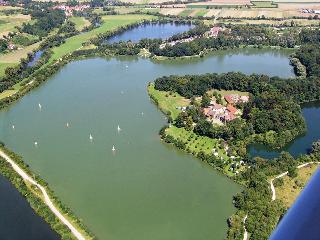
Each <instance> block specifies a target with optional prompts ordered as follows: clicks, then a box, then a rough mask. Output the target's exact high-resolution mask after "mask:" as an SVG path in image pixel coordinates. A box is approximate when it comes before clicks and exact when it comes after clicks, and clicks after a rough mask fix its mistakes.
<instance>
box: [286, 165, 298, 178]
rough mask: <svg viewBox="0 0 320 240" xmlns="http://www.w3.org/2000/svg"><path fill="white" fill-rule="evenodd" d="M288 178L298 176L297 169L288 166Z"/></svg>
mask: <svg viewBox="0 0 320 240" xmlns="http://www.w3.org/2000/svg"><path fill="white" fill-rule="evenodd" d="M288 176H289V177H291V178H295V177H297V176H298V172H297V168H296V167H295V166H290V167H289V168H288Z"/></svg>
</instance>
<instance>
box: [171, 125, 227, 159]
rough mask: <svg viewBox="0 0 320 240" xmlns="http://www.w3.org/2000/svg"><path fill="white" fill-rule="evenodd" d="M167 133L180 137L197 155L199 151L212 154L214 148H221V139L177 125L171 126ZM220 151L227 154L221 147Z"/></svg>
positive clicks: (188, 148) (187, 148) (220, 153)
mask: <svg viewBox="0 0 320 240" xmlns="http://www.w3.org/2000/svg"><path fill="white" fill-rule="evenodd" d="M166 134H168V135H171V136H173V137H174V138H175V139H178V140H180V141H182V142H184V143H186V150H187V151H188V152H191V153H193V154H195V155H196V154H197V153H199V152H205V153H206V154H212V149H213V148H216V149H219V146H220V143H219V140H217V139H212V138H208V137H203V136H198V135H197V134H195V133H194V132H192V131H187V130H186V129H184V128H177V127H175V126H171V127H170V128H168V129H167V130H166ZM218 152H219V155H220V156H224V155H225V152H224V151H223V150H221V149H219V150H218ZM224 157H226V156H224Z"/></svg>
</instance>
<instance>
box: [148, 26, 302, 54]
mask: <svg viewBox="0 0 320 240" xmlns="http://www.w3.org/2000/svg"><path fill="white" fill-rule="evenodd" d="M299 42H300V41H299V38H298V33H297V32H296V31H295V30H287V31H285V32H283V33H282V34H277V32H276V31H274V30H273V29H272V28H268V27H263V26H251V25H245V26H243V25H228V26H227V30H225V31H222V32H220V33H219V34H218V36H217V38H206V37H201V38H196V39H194V40H193V41H191V42H184V43H177V44H176V45H174V46H166V47H164V48H162V49H160V48H159V47H154V48H151V49H150V52H151V53H153V54H155V55H157V56H166V57H182V56H192V55H199V54H200V53H201V52H203V51H205V50H219V49H226V48H235V47H239V46H240V45H256V46H280V47H288V48H293V47H294V46H295V45H297V44H298V43H299Z"/></svg>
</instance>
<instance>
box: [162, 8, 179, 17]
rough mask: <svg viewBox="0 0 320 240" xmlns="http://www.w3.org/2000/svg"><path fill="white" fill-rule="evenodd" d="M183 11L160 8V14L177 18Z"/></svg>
mask: <svg viewBox="0 0 320 240" xmlns="http://www.w3.org/2000/svg"><path fill="white" fill-rule="evenodd" d="M184 10H185V9H184V8H161V10H160V13H161V14H163V15H171V16H178V15H180V13H182V12H183V11H184Z"/></svg>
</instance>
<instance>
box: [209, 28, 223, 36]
mask: <svg viewBox="0 0 320 240" xmlns="http://www.w3.org/2000/svg"><path fill="white" fill-rule="evenodd" d="M221 30H222V28H221V27H212V28H211V29H210V31H209V37H214V38H216V37H218V34H219V32H220V31H221Z"/></svg>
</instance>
